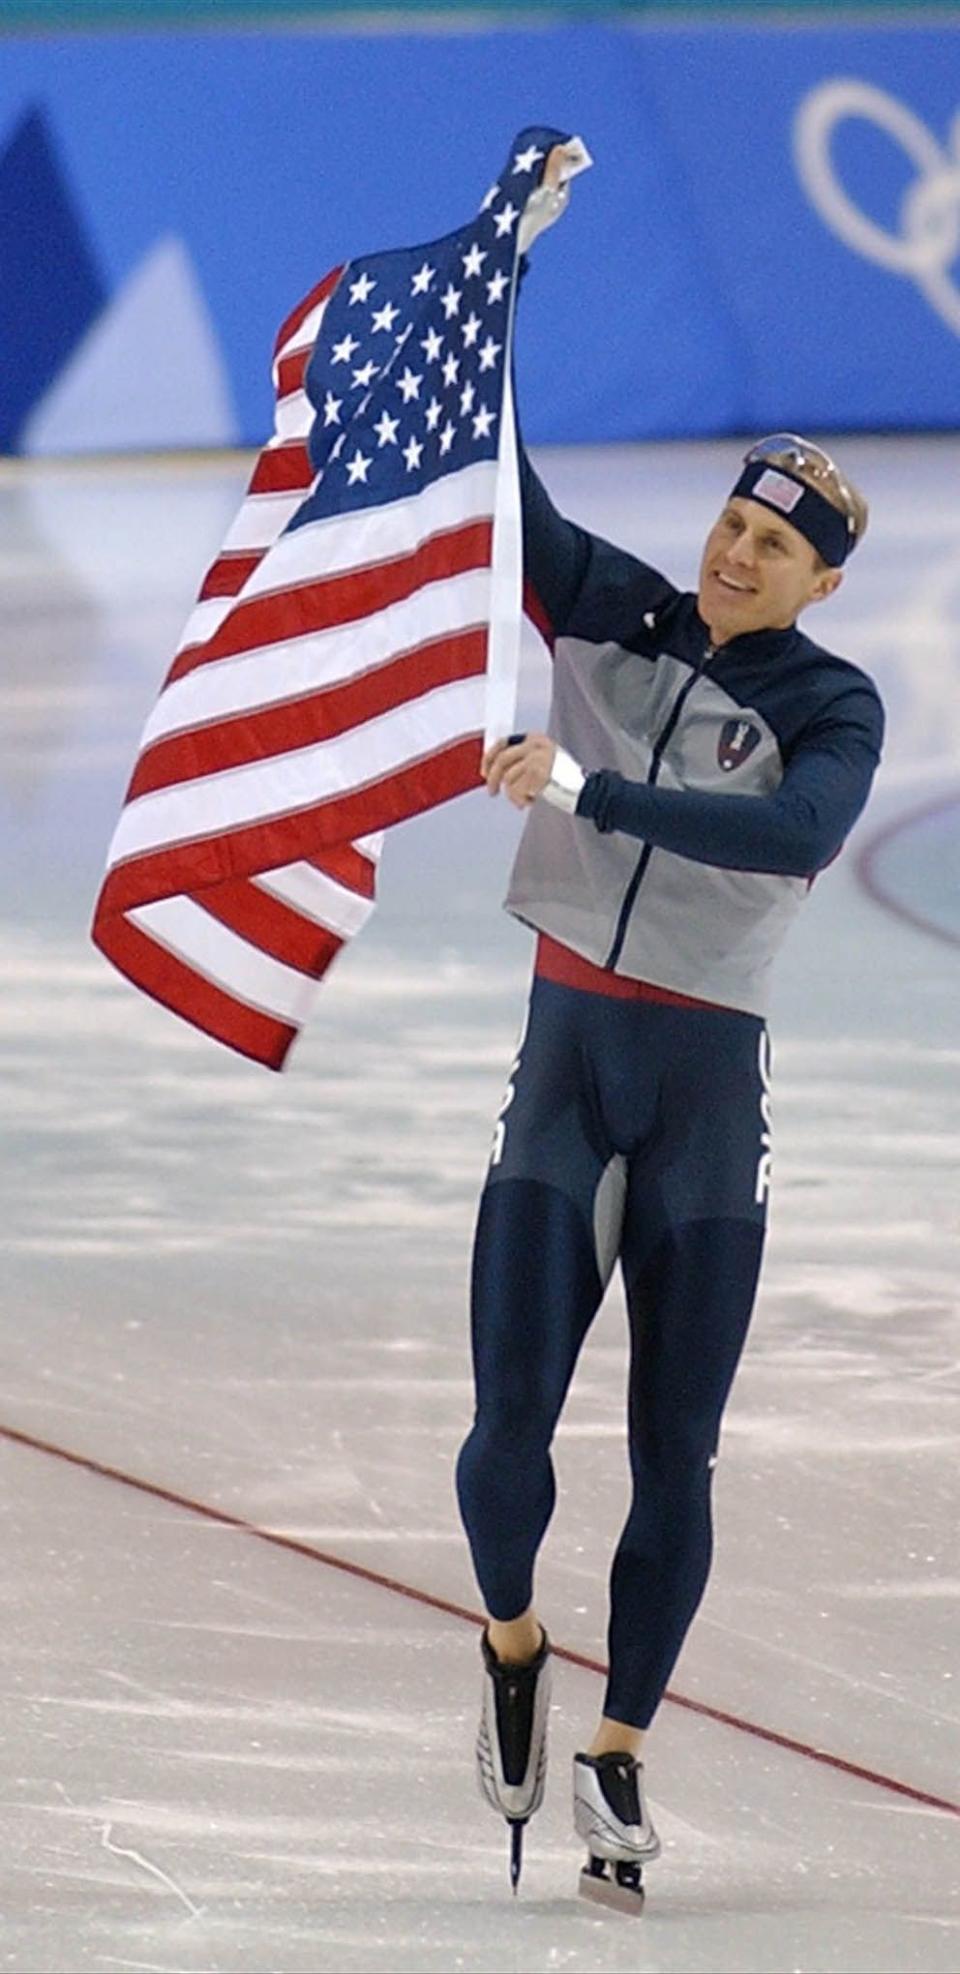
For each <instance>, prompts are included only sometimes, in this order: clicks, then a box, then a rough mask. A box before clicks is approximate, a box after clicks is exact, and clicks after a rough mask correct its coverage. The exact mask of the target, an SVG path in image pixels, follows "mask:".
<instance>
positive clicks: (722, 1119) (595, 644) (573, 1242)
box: [457, 462, 883, 1727]
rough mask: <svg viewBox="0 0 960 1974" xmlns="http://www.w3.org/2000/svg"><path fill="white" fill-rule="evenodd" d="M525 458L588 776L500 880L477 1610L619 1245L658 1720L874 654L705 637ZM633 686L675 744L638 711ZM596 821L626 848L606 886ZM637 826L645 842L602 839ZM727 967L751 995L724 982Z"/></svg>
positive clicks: (870, 765) (630, 1564)
mask: <svg viewBox="0 0 960 1974" xmlns="http://www.w3.org/2000/svg"><path fill="white" fill-rule="evenodd" d="M523 476H524V478H523V484H524V508H525V525H526V535H525V550H526V556H527V570H528V575H530V576H531V577H532V580H533V583H534V585H535V587H536V589H537V591H538V592H539V595H540V599H541V602H544V603H545V605H546V614H547V615H548V616H549V617H551V618H552V622H553V627H554V629H555V631H556V632H557V634H558V647H557V657H558V659H559V658H560V657H561V640H562V639H563V638H564V636H567V638H568V645H567V651H566V654H565V655H564V662H565V664H567V666H568V672H567V678H568V680H569V681H570V683H569V685H568V686H566V687H565V688H564V690H563V691H561V689H560V682H559V681H558V690H557V694H556V696H555V703H554V712H553V724H552V726H551V731H552V732H554V733H555V734H556V737H557V738H558V739H559V740H560V741H561V742H562V744H563V745H564V746H566V747H567V748H569V749H570V751H571V752H572V753H573V754H574V756H575V757H576V758H579V759H580V760H581V761H582V763H583V766H584V767H585V768H586V769H588V770H589V771H590V772H588V777H587V781H586V784H585V787H584V789H583V792H582V794H581V797H580V801H579V803H578V807H577V814H576V815H575V816H572V817H563V816H559V815H558V814H557V812H550V814H549V815H541V814H539V813H538V812H539V811H540V810H541V809H542V805H541V804H538V803H535V804H534V805H533V808H532V809H531V811H530V812H529V816H530V820H529V821H528V825H527V831H526V833H525V841H524V844H522V845H521V851H520V854H519V856H518V865H517V869H518V871H519V872H520V873H521V878H520V881H519V882H518V878H517V874H516V873H515V877H514V885H513V892H512V896H511V904H512V908H513V909H514V910H516V911H517V913H518V916H521V917H523V918H524V919H526V920H527V922H529V923H530V924H532V925H533V926H534V927H535V929H537V930H538V931H539V933H540V935H541V937H540V944H539V949H538V959H537V967H536V973H535V978H534V983H533V988H532V993H531V999H530V1007H529V1011H528V1021H527V1025H526V1032H525V1037H524V1039H523V1042H522V1046H521V1047H520V1050H519V1052H518V1057H517V1061H516V1062H515V1064H514V1066H513V1069H512V1071H511V1076H510V1081H509V1084H508V1088H507V1094H506V1098H505V1100H504V1105H503V1108H502V1110H501V1114H500V1120H499V1123H498V1127H497V1134H496V1139H495V1144H494V1151H493V1158H492V1161H491V1165H490V1170H489V1173H488V1177H487V1183H486V1186H485V1188H484V1192H483V1195H482V1199H481V1202H480V1211H479V1220H478V1225H477V1234H476V1245H475V1251H474V1267H473V1301H472V1309H473V1317H472V1334H473V1352H474V1366H475V1377H476V1397H477V1409H476V1417H475V1422H474V1425H473V1429H472V1431H471V1432H470V1434H469V1436H468V1438H467V1440H466V1442H465V1444H464V1446H463V1449H462V1451H461V1454H460V1460H459V1463H458V1469H457V1484H458V1492H459V1499H460V1506H461V1513H462V1516H463V1520H464V1525H465V1527H466V1530H467V1535H468V1539H469V1541H470V1545H471V1550H472V1554H473V1559H474V1566H475V1569H476V1573H477V1579H478V1582H479V1584H480V1588H481V1591H482V1593H483V1597H484V1600H485V1602H486V1605H487V1608H488V1610H489V1612H490V1613H491V1615H492V1616H493V1617H495V1618H499V1619H502V1620H508V1619H510V1618H514V1617H517V1616H519V1615H520V1613H521V1612H523V1611H524V1610H526V1609H527V1607H528V1606H529V1604H530V1603H531V1601H532V1598H533V1571H534V1564H535V1560H536V1555H537V1550H538V1548H539V1545H540V1542H541V1541H542V1538H543V1535H544V1532H545V1530H546V1527H547V1524H548V1522H549V1519H550V1515H551V1513H552V1510H553V1505H554V1497H555V1488H554V1478H553V1469H552V1465H551V1459H550V1444H551V1440H552V1437H553V1433H554V1429H555V1426H556V1423H557V1419H558V1417H559V1414H560V1410H561V1407H562V1404H563V1400H564V1397H565V1395H566V1391H567V1387H568V1385H569V1382H570V1378H571V1376H572V1374H573V1370H574V1366H575V1363H576V1360H577V1355H578V1353H579V1350H580V1348H581V1345H582V1343H583V1341H584V1338H585V1336H586V1334H587V1331H588V1329H589V1327H590V1324H591V1322H592V1320H593V1317H594V1315H595V1314H596V1311H597V1309H598V1307H599V1304H600V1301H601V1299H602V1296H603V1293H604V1290H605V1288H606V1284H607V1281H608V1279H609V1276H610V1274H611V1273H612V1269H613V1267H614V1265H615V1263H616V1261H617V1260H619V1261H620V1263H621V1266H622V1270H623V1277H624V1285H625V1289H626V1297H627V1307H628V1312H629V1323H630V1341H631V1363H630V1379H629V1400H628V1415H629V1446H630V1462H631V1469H632V1477H633V1498H632V1502H631V1506H630V1510H629V1514H628V1517H627V1522H626V1525H625V1527H624V1530H623V1533H622V1536H621V1539H620V1543H619V1546H618V1548H617V1552H616V1556H615V1559H614V1563H613V1570H612V1576H611V1586H610V1633H609V1645H610V1677H609V1683H608V1688H607V1695H606V1702H605V1708H604V1711H605V1712H606V1713H607V1714H608V1715H610V1716H612V1717H613V1718H614V1719H617V1720H622V1721H625V1722H628V1723H630V1724H632V1725H634V1726H637V1727H646V1726H647V1725H648V1724H649V1722H650V1720H651V1719H652V1717H653V1714H654V1713H655V1711H656V1708H657V1705H658V1703H659V1701H660V1699H661V1697H662V1694H663V1691H664V1688H665V1686H666V1684H667V1680H668V1678H669V1675H670V1672H671V1670H672V1668H673V1665H674V1663H675V1661H676V1658H677V1656H678V1654H679V1651H680V1648H681V1645H682V1643H683V1640H684V1637H685V1634H686V1631H687V1629H688V1627H689V1624H690V1621H691V1618H692V1617H693V1614H694V1612H695V1610H696V1608H697V1605H698V1603H699V1601H700V1598H701V1596H702V1594H703V1590H704V1587H705V1584H706V1580H707V1574H708V1571H709V1567H710V1558H711V1545H712V1536H711V1514H710V1481H711V1472H712V1467H713V1461H714V1457H715V1452H716V1447H717V1441H718V1436H719V1431H720V1423H721V1417H722V1413H723V1409H724V1405H725V1402H726V1399H727V1395H728V1393H729V1390H730V1385H731V1382H732V1380H733V1376H734V1373H735V1371H736V1367H737V1363H738V1361H739V1357H740V1353H741V1350H742V1348H743V1344H744V1340H745V1337H746V1333H747V1329H748V1325H749V1321H750V1316H751V1312H752V1307H753V1302H754V1297H755V1293H756V1286H757V1279H758V1275H759V1269H760V1259H761V1253H762V1247H763V1237H764V1229H765V1220H766V1205H767V1192H768V1184H769V1168H770V1112H769V1058H768V1042H767V1034H766V1028H765V1023H764V1019H763V1014H762V1012H761V1011H760V1010H761V1009H762V1006H763V1001H764V994H765V989H766V973H767V969H768V966H769V963H770V960H771V958H772V950H773V948H774V947H775V945H776V944H777V943H779V940H780V938H781V937H782V936H783V932H784V930H785V927H786V923H787V922H788V919H789V915H790V913H791V911H792V910H793V908H794V906H795V904H796V903H797V902H798V900H799V897H800V896H801V895H802V893H803V891H804V890H805V888H806V885H805V879H806V878H808V877H810V876H812V875H813V874H814V873H815V871H816V870H817V869H818V868H820V867H821V866H822V864H823V863H825V862H826V861H828V860H829V858H830V857H831V856H832V855H833V854H834V853H835V851H836V848H837V846H838V844H839V843H840V842H841V841H842V840H843V837H844V835H845V834H846V832H847V830H848V829H849V827H850V825H851V823H852V822H853V821H854V820H855V817H856V815H857V813H858V812H859V810H860V808H862V806H863V803H864V801H865V800H866V796H867V792H868V790H869V786H870V780H871V777H872V773H873V770H874V768H875V766H876V760H877V757H878V754H879V746H880V738H881V734H882V724H883V722H882V709H881V708H880V704H879V700H878V699H877V696H876V691H875V688H874V687H873V685H872V682H871V681H869V680H868V679H867V678H866V677H865V676H864V674H862V673H860V672H857V671H856V670H855V668H853V667H850V666H847V665H845V664H844V662H843V661H842V660H838V659H835V658H833V657H831V655H830V654H828V653H824V652H823V651H822V650H821V649H820V647H818V646H816V645H814V644H812V643H811V641H810V640H809V639H807V638H805V637H804V636H803V635H802V633H800V632H798V631H796V630H788V631H779V632H771V633H753V634H752V635H751V636H749V637H745V638H741V639H734V640H732V641H731V643H730V644H729V645H728V646H724V647H722V649H721V651H720V652H718V653H716V654H714V653H713V652H712V650H711V649H710V648H709V641H708V634H707V632H706V629H705V627H704V626H703V625H702V624H701V623H700V620H699V618H698V616H697V613H696V609H695V599H694V598H692V597H682V596H680V595H679V593H678V592H676V591H675V590H673V589H672V587H671V586H670V585H669V584H667V583H666V582H665V581H664V579H663V578H662V577H660V576H658V575H657V573H656V572H655V571H651V570H648V569H647V568H646V567H645V565H643V564H640V563H637V562H636V561H635V559H634V558H632V557H629V556H627V555H624V554H623V553H622V551H617V550H613V549H610V548H609V547H608V546H607V545H606V544H604V543H601V542H598V541H596V540H595V538H593V537H588V536H586V535H585V534H584V532H583V531H582V530H579V529H576V528H575V527H573V526H572V524H570V523H568V522H565V521H563V520H562V519H561V517H560V516H558V515H556V513H555V511H554V510H553V509H552V507H551V505H550V503H549V502H548V500H547V497H546V495H545V493H544V491H543V489H542V488H541V487H540V486H539V483H538V482H537V481H536V480H535V478H534V476H533V475H532V473H531V470H530V468H529V466H528V464H527V463H526V462H524V466H523ZM631 598H635V599H636V603H635V604H634V603H632V602H631ZM641 611H645V613H646V614H644V615H643V616H642V621H641V616H640V612H641ZM628 619H629V621H628ZM633 623H635V624H636V626H637V632H636V636H635V637H634V634H633V632H632V631H631V628H630V626H631V624H633ZM605 638H606V639H607V640H610V639H612V640H613V642H612V644H611V643H610V642H604V639H605ZM634 652H635V653H636V654H637V655H636V656H631V654H632V653H634ZM618 653H619V656H618ZM611 654H612V655H611ZM631 664H632V665H633V666H634V667H637V668H639V669H637V670H636V671H635V673H630V672H629V671H628V670H626V669H625V668H626V667H628V666H629V665H631ZM651 666H653V667H654V668H655V669H654V670H651V669H650V667H651ZM578 668H580V671H579V672H578ZM583 668H586V670H585V671H584V669H583ZM644 668H646V669H644ZM581 675H582V676H583V677H584V678H585V680H586V686H585V688H584V690H583V691H581V689H580V687H579V685H578V683H577V680H578V677H579V676H581ZM633 677H635V678H636V699H635V700H634V698H633V696H632V694H633V687H632V686H631V685H630V683H629V680H630V679H631V678H633ZM661 677H662V678H663V689H662V690H661V688H660V686H659V683H658V681H659V679H660V678H661ZM647 703H649V704H650V705H651V706H652V707H654V708H655V711H656V718H657V720H658V721H662V722H663V724H662V725H661V726H660V727H659V730H658V731H659V733H660V734H661V735H662V736H663V739H662V740H658V731H655V730H653V729H652V728H648V727H647V726H646V725H645V724H644V720H645V715H644V714H643V713H642V712H641V711H638V712H637V713H636V716H635V715H634V712H633V710H632V708H633V707H634V706H636V707H637V708H642V707H643V706H644V705H645V704H647ZM739 706H745V707H747V708H748V709H749V712H748V714H746V715H745V716H744V723H745V724H746V721H747V719H749V722H750V723H751V731H752V732H755V733H756V735H757V739H758V741H759V740H760V737H761V734H762V735H763V736H765V738H764V741H763V745H764V747H765V748H766V750H767V751H766V754H765V756H764V757H763V759H762V761H761V763H760V765H759V766H757V762H758V760H759V759H760V756H761V748H760V746H759V745H758V746H757V748H756V751H755V755H754V757H753V760H752V761H750V760H747V761H746V767H745V770H744V773H743V774H742V775H740V785H739V787H738V786H737V785H736V784H737V776H738V774H740V770H739V768H736V770H735V772H732V773H731V775H730V778H729V779H730V790H729V793H728V792H727V791H726V787H724V790H723V792H721V793H715V792H712V788H713V783H714V782H715V781H716V779H717V775H716V767H715V765H714V767H713V768H711V766H710V764H711V762H713V763H714V764H716V761H717V760H718V759H719V760H720V768H721V777H722V773H723V769H724V765H725V759H726V757H725V756H723V755H722V749H723V748H724V747H726V746H728V745H729V735H730V733H731V732H732V733H733V734H734V735H736V734H737V732H738V722H737V709H738V707H739ZM578 718H579V719H582V722H583V725H582V730H581V731H579V732H578V731H572V730H571V725H570V723H571V722H575V721H576V720H577V719H578ZM604 723H606V727H607V732H606V736H605V735H604ZM668 736H669V747H668V745H667V737H668ZM669 748H673V749H674V750H675V752H674V756H673V764H672V765H671V756H670V752H669ZM634 749H635V750H636V758H637V760H638V761H639V762H640V764H641V766H640V769H639V770H637V771H635V774H636V778H633V777H631V775H630V773H629V772H628V773H627V774H624V773H623V771H622V769H621V771H618V772H611V771H610V770H609V769H608V767H607V765H606V763H605V762H604V760H603V752H602V751H601V750H603V751H608V759H609V760H612V761H617V760H618V759H619V760H620V761H623V760H624V759H626V760H628V761H629V760H631V759H632V752H631V750H634ZM718 749H719V750H721V752H720V753H718V752H717V751H716V750H718ZM588 750H589V751H588ZM591 754H592V758H591ZM598 755H599V758H598ZM687 761H690V762H691V764H692V766H691V769H690V778H689V779H685V778H684V777H685V773H686V769H685V763H686V762H687ZM664 762H666V763H667V766H668V768H670V772H671V784H670V785H669V786H667V787H663V786H657V785H656V784H657V780H658V777H659V776H660V774H661V768H662V765H663V763H664ZM645 763H646V764H648V765H647V766H646V767H644V764H645ZM751 774H752V775H753V780H752V782H751V780H750V775H751ZM698 777H699V779H698ZM711 777H712V779H711ZM564 830H567V831H569V832H570V834H569V837H564V836H563V835H562V834H561V832H562V831H564ZM584 831H586V832H588V835H587V836H586V837H583V836H582V835H579V834H578V832H584ZM594 832H596V836H599V838H600V841H601V843H602V842H607V843H610V844H611V851H612V853H613V852H615V854H616V856H617V858H619V862H618V863H617V864H616V865H615V866H612V867H611V868H612V879H613V881H612V882H611V884H610V885H609V886H606V888H605V884H606V873H605V867H604V866H603V864H602V861H598V857H599V856H600V851H599V846H598V845H597V844H596V836H595V835H594ZM631 837H634V838H640V839H641V840H642V842H643V844H644V845H645V848H644V849H643V851H642V855H641V859H640V862H639V863H637V861H636V857H635V855H634V856H633V858H632V860H631V858H630V857H628V856H625V855H624V850H623V848H620V849H616V845H617V843H618V840H619V843H620V845H621V846H623V845H624V840H625V839H627V840H629V839H630V838H631ZM591 846H595V847H591ZM651 857H652V858H653V859H654V860H659V862H656V874H655V875H654V869H653V867H652V866H651V862H650V860H651ZM524 859H525V863H524ZM668 859H669V860H670V861H668ZM687 859H693V860H694V861H693V863H692V864H691V863H689V862H687V861H686V860H687ZM705 867H706V868H705ZM710 867H712V868H713V870H714V871H715V874H716V875H715V878H714V877H711V876H710V874H709V869H710ZM698 871H699V873H700V874H699V875H698V874H697V872H698ZM732 872H744V873H747V876H746V878H745V879H741V878H739V877H732V876H731V873H732ZM688 873H690V875H687V874H688ZM750 873H757V874H758V875H757V877H756V878H753V877H751V876H750V875H749V874H750ZM618 884H625V887H626V888H625V889H624V890H623V891H622V893H620V892H618V890H617V885H618ZM691 885H695V886H696V887H698V888H697V889H696V890H695V891H693V892H691V890H690V888H689V887H690V886H691ZM781 886H782V887H783V900H784V904H785V909H784V910H783V911H780V910H779V905H780V898H781V893H780V887H781ZM711 887H713V888H711ZM674 890H675V894H676V895H675V899H674V897H673V896H672V892H673V891H674ZM620 896H622V904H620V905H619V906H618V898H619V897H620ZM594 899H595V900H596V908H595V915H596V921H597V922H596V925H595V926H594V925H593V924H592V923H591V911H592V910H593V907H592V905H591V900H594ZM648 900H649V902H648ZM671 911H672V912H673V917H672V918H671ZM618 913H619V916H618ZM645 914H646V917H645ZM738 914H739V917H738V916H737V915H738ZM671 924H672V925H673V926H674V927H675V940H676V945H675V950H673V949H672V948H671V945H670V935H669V927H670V926H671ZM613 925H616V927H617V938H616V940H615V942H614V943H613V945H612V946H611V943H610V929H611V926H613ZM665 928H667V931H666V933H665ZM731 928H732V931H731ZM571 949H572V950H571ZM648 952H649V954H650V955H651V956H652V959H653V964H652V966H651V969H650V971H649V972H648V971H647V969H646V966H645V965H644V963H643V960H644V956H645V954H646V953H648ZM598 956H599V957H598ZM604 956H606V957H604ZM638 961H639V963H638ZM731 981H732V982H734V983H736V984H735V985H734V986H733V987H731V988H730V989H729V991H730V993H731V994H734V993H737V992H738V991H740V990H741V989H742V991H743V996H744V1002H745V1004H746V1006H744V1005H740V1004H738V1003H737V1001H736V1000H731V1001H729V1002H728V1001H727V999H726V998H725V992H724V989H725V985H726V983H727V982H731ZM751 1003H752V1006H751ZM747 1010H749V1011H747Z"/></svg>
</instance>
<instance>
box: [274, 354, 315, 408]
mask: <svg viewBox="0 0 960 1974" xmlns="http://www.w3.org/2000/svg"><path fill="white" fill-rule="evenodd" d="M312 355H313V345H312V344H309V343H308V344H307V345H305V347H304V348H303V349H302V350H294V351H293V352H292V354H291V355H290V356H283V357H281V358H280V361H279V363H278V364H277V378H276V382H277V398H278V400H280V401H282V400H283V399H284V398H289V397H292V396H293V393H294V391H302V389H303V380H304V377H305V375H306V369H307V364H308V363H309V361H310V358H311V357H312Z"/></svg>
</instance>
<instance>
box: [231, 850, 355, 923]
mask: <svg viewBox="0 0 960 1974" xmlns="http://www.w3.org/2000/svg"><path fill="white" fill-rule="evenodd" d="M253 882H254V884H256V885H258V886H259V888H260V890H261V891H270V892H272V893H273V896H274V897H275V898H282V899H283V902H284V904H286V905H293V906H294V907H295V909H296V910H297V911H298V912H302V913H303V914H304V916H305V917H306V918H309V919H313V921H314V923H315V924H317V925H323V926H326V928H327V931H328V932H336V933H338V934H339V936H340V938H341V939H352V938H353V936H354V933H356V932H359V931H360V928H361V926H364V925H366V922H367V920H368V918H369V917H370V913H371V912H372V910H373V902H374V901H373V899H372V898H360V897H358V895H357V893H356V892H355V891H348V889H347V887H346V885H345V884H338V883H337V882H336V880H335V879H334V878H332V877H328V876H327V875H326V872H325V871H320V870H315V869H314V867H313V865H312V864H302V863H298V864H287V865H285V867H284V868H283V869H282V870H271V871H267V872H266V874H265V876H263V877H255V878H254V879H253Z"/></svg>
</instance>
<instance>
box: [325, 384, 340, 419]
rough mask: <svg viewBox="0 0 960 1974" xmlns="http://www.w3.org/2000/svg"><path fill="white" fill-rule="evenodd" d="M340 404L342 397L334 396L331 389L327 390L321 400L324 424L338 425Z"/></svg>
mask: <svg viewBox="0 0 960 1974" xmlns="http://www.w3.org/2000/svg"><path fill="white" fill-rule="evenodd" d="M342 405H343V399H342V398H335V397H334V395H333V392H332V391H328V392H327V395H326V397H325V398H324V400H323V422H324V424H325V425H339V423H340V411H341V408H342Z"/></svg>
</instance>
